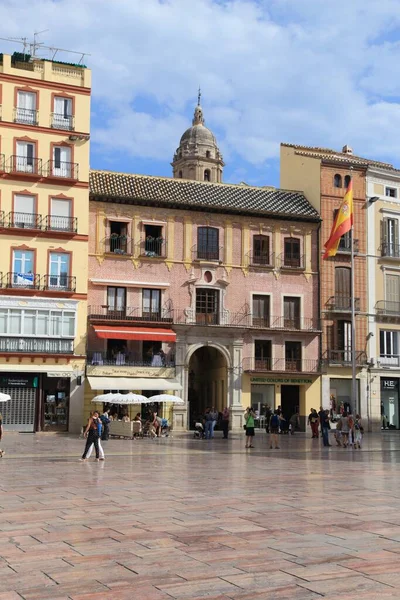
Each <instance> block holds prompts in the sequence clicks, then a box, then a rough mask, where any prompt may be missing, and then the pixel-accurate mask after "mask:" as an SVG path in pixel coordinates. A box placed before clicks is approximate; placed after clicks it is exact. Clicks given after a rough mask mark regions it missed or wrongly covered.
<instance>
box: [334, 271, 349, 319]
mask: <svg viewBox="0 0 400 600" xmlns="http://www.w3.org/2000/svg"><path fill="white" fill-rule="evenodd" d="M335 307H336V309H337V310H351V269H349V267H336V268H335Z"/></svg>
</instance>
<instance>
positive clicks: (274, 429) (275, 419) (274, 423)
mask: <svg viewBox="0 0 400 600" xmlns="http://www.w3.org/2000/svg"><path fill="white" fill-rule="evenodd" d="M280 422H281V419H280V411H279V410H278V409H276V410H275V411H274V413H273V414H272V415H271V418H270V421H269V431H270V435H271V442H270V446H269V448H270V450H272V447H273V446H272V444H275V450H279V446H278V434H279V427H280Z"/></svg>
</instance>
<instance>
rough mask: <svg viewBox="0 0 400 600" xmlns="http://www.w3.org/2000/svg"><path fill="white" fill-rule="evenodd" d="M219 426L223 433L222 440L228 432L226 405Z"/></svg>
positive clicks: (226, 437)
mask: <svg viewBox="0 0 400 600" xmlns="http://www.w3.org/2000/svg"><path fill="white" fill-rule="evenodd" d="M221 428H222V433H223V434H224V440H227V439H228V432H229V408H228V407H227V406H225V408H224V410H223V411H222V419H221Z"/></svg>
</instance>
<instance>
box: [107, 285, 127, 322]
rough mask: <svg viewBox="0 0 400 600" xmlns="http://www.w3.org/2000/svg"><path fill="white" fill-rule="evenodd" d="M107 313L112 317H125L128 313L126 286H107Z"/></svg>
mask: <svg viewBox="0 0 400 600" xmlns="http://www.w3.org/2000/svg"><path fill="white" fill-rule="evenodd" d="M107 314H108V316H110V317H114V318H119V319H123V318H124V317H125V314H126V288H124V287H113V286H109V287H108V288H107Z"/></svg>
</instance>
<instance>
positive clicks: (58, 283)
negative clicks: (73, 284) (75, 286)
mask: <svg viewBox="0 0 400 600" xmlns="http://www.w3.org/2000/svg"><path fill="white" fill-rule="evenodd" d="M69 269H70V255H69V254H65V253H64V252H50V258H49V270H50V277H49V286H50V287H56V288H65V287H68V277H69Z"/></svg>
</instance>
